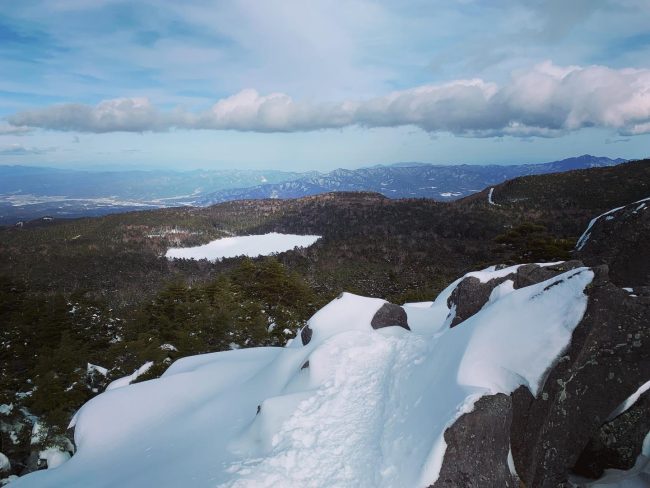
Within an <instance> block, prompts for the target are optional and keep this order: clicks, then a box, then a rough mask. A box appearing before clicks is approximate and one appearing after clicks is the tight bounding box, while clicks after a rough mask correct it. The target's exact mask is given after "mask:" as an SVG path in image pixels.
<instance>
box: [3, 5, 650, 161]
mask: <svg viewBox="0 0 650 488" xmlns="http://www.w3.org/2000/svg"><path fill="white" fill-rule="evenodd" d="M0 73H2V75H1V76H0V164H22V165H41V166H58V167H68V168H101V169H110V168H116V169H117V168H119V169H128V168H132V169H139V168H169V169H178V170H183V169H195V168H205V169H223V168H255V169H257V168H260V169H261V168H274V169H284V170H310V169H317V170H323V171H325V170H331V169H334V168H338V167H348V168H355V167H360V166H367V165H371V164H379V163H384V164H386V163H393V162H403V161H421V162H429V163H440V164H450V163H452V164H455V163H470V164H485V163H502V164H514V163H522V162H543V161H551V160H556V159H561V158H564V157H570V156H575V155H579V154H585V153H589V154H595V155H599V156H600V155H602V156H610V157H624V158H629V159H634V158H642V157H646V156H650V154H649V153H650V0H570V1H569V0H530V1H515V0H489V1H488V0H447V1H439V0H409V1H407V0H390V1H389V0H382V1H372V0H257V1H253V0H223V1H210V0H184V1H182V2H179V1H154V0H150V1H146V0H144V1H143V0H21V1H19V2H2V3H1V4H0Z"/></svg>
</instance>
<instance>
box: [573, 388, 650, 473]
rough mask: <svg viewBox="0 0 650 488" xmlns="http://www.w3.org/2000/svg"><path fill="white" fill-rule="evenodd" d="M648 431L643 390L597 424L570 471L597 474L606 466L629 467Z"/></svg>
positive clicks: (649, 401)
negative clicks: (595, 430) (630, 401)
mask: <svg viewBox="0 0 650 488" xmlns="http://www.w3.org/2000/svg"><path fill="white" fill-rule="evenodd" d="M649 431H650V391H646V392H645V393H644V394H643V395H641V396H640V397H639V399H638V400H637V401H636V402H635V403H634V404H633V405H632V406H631V407H630V408H629V409H628V410H626V411H625V412H623V413H621V414H620V415H618V416H617V417H616V418H614V419H612V420H610V421H608V422H605V423H604V424H603V425H601V426H600V428H599V429H598V431H597V432H596V434H595V435H594V436H593V437H592V438H591V439H590V440H589V443H588V444H587V447H585V449H584V451H582V454H581V455H580V458H579V459H578V462H577V463H576V465H575V466H574V467H573V471H574V472H575V473H577V474H579V475H581V476H585V477H587V478H600V477H601V476H602V475H603V471H604V470H605V469H621V470H628V469H631V468H632V467H633V466H634V463H635V462H636V459H637V458H638V457H639V454H641V449H642V447H643V440H644V439H645V437H646V435H647V434H648V432H649Z"/></svg>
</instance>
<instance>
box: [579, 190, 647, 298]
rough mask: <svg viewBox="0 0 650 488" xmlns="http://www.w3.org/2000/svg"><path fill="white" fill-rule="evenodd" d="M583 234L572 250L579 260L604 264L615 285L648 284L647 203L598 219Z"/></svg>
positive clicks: (627, 207) (628, 206)
mask: <svg viewBox="0 0 650 488" xmlns="http://www.w3.org/2000/svg"><path fill="white" fill-rule="evenodd" d="M587 234H588V238H587V239H586V241H585V242H584V245H583V246H582V247H581V248H580V249H578V250H577V251H576V256H577V257H578V258H579V259H581V260H583V261H584V262H585V263H586V264H588V265H590V266H593V265H598V264H607V265H608V266H609V274H610V278H611V280H612V282H613V283H615V284H617V285H618V286H625V287H628V286H629V287H636V286H648V285H649V284H650V239H648V236H649V235H650V200H648V201H645V202H637V203H633V204H629V205H627V206H625V207H624V208H622V209H620V210H617V211H615V212H612V213H611V214H609V215H605V216H602V217H600V218H599V219H598V220H597V221H596V222H595V223H594V224H593V226H592V227H591V229H589V230H588V231H587Z"/></svg>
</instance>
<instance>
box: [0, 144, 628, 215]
mask: <svg viewBox="0 0 650 488" xmlns="http://www.w3.org/2000/svg"><path fill="white" fill-rule="evenodd" d="M624 161H625V160H624V159H621V158H616V159H611V158H607V157H596V156H591V155H587V154H586V155H583V156H578V157H574V158H569V159H564V160H561V161H553V162H549V163H543V164H520V165H468V164H461V165H435V164H429V163H419V162H398V163H394V164H391V165H375V166H371V167H365V168H359V169H336V170H334V171H331V172H329V173H319V172H317V171H309V172H290V171H280V170H264V171H262V170H194V171H186V172H180V171H169V170H150V171H79V170H68V169H54V168H46V167H27V166H0V225H3V224H15V223H17V222H20V221H27V220H32V219H35V218H39V217H45V216H48V217H57V218H76V217H87V216H98V215H106V214H109V213H117V212H126V211H131V210H143V209H151V208H161V207H175V206H185V205H191V206H208V205H213V204H215V203H220V202H225V201H232V200H251V199H253V200H254V199H265V198H298V197H304V196H311V195H317V194H320V193H328V192H337V191H370V192H377V193H381V194H382V195H384V196H386V197H389V198H430V199H434V200H438V201H451V200H456V199H459V198H462V197H465V196H468V195H472V194H475V193H478V192H480V191H482V190H483V189H485V188H486V187H489V186H493V185H496V184H499V183H502V182H503V181H506V180H508V179H512V178H515V177H518V176H526V175H535V174H545V173H555V172H562V171H569V170H573V169H587V168H593V167H604V166H614V165H617V164H620V163H622V162H624Z"/></svg>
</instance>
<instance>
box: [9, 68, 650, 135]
mask: <svg viewBox="0 0 650 488" xmlns="http://www.w3.org/2000/svg"><path fill="white" fill-rule="evenodd" d="M8 121H9V122H10V123H11V124H12V125H14V126H20V127H38V128H43V129H50V130H59V131H78V132H93V133H105V132H120V131H125V132H147V131H152V132H161V131H166V130H170V129H207V130H236V131H252V132H301V131H314V130H320V129H332V128H343V127H348V126H352V125H358V126H362V127H398V126H405V125H414V126H417V127H419V128H421V129H423V130H424V131H427V132H431V133H433V132H449V133H452V134H455V135H459V136H467V137H497V136H504V135H511V136H517V137H530V136H538V137H554V136H559V135H562V134H564V133H567V132H570V131H575V130H579V129H581V128H585V127H604V128H610V129H614V130H616V131H618V132H619V133H620V134H622V135H635V134H645V133H650V70H648V69H611V68H608V67H604V66H588V67H580V66H568V67H562V66H557V65H555V64H553V63H551V62H544V63H541V64H538V65H536V66H534V67H533V68H531V69H529V70H525V71H518V72H515V73H513V75H512V76H511V77H510V79H509V80H508V81H507V82H506V83H504V84H502V85H497V84H495V83H490V82H487V81H484V80H482V79H479V78H477V79H471V80H455V81H451V82H449V83H445V84H438V85H425V86H420V87H416V88H412V89H407V90H402V91H397V92H393V93H390V94H388V95H385V96H381V97H376V98H372V99H368V100H361V101H343V102H337V103H305V102H300V101H295V100H294V99H292V98H291V97H290V96H288V95H286V94H283V93H272V94H269V95H260V94H259V93H258V92H257V91H255V90H252V89H247V90H243V91H241V92H239V93H237V94H235V95H233V96H231V97H228V98H224V99H221V100H219V101H218V102H217V103H215V104H214V105H213V106H212V107H211V109H209V110H207V111H204V112H198V113H197V112H188V111H185V110H175V111H162V110H160V109H158V108H157V107H156V106H154V105H153V104H152V103H151V102H150V101H149V100H148V99H147V98H120V99H113V100H106V101H102V102H100V103H99V104H97V105H95V106H90V105H83V104H61V105H54V106H50V107H46V108H41V109H35V110H30V111H24V112H19V113H16V114H14V115H11V116H9V117H8Z"/></svg>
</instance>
